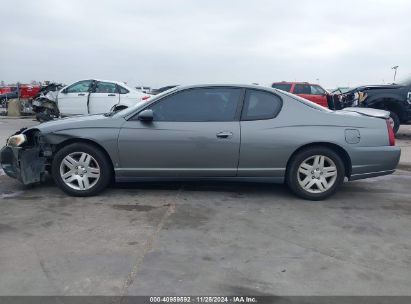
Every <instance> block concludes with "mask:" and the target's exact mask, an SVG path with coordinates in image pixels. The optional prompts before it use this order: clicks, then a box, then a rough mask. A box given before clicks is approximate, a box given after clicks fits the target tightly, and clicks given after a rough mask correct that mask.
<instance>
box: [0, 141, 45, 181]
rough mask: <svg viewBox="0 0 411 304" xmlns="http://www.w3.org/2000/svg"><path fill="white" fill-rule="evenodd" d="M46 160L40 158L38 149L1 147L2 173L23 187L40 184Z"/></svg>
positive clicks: (0, 161) (0, 162)
mask: <svg viewBox="0 0 411 304" xmlns="http://www.w3.org/2000/svg"><path fill="white" fill-rule="evenodd" d="M45 163H46V158H45V157H41V156H40V148H39V147H33V148H21V147H8V146H6V147H3V148H2V149H1V151H0V164H1V167H2V168H3V170H4V172H5V173H6V174H7V175H8V176H10V177H12V178H15V179H17V180H19V181H20V182H22V183H23V184H24V185H28V184H33V183H37V182H40V181H41V180H42V176H43V174H44V172H45Z"/></svg>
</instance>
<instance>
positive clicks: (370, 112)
mask: <svg viewBox="0 0 411 304" xmlns="http://www.w3.org/2000/svg"><path fill="white" fill-rule="evenodd" d="M337 112H339V113H342V114H344V112H346V113H347V112H348V113H358V114H361V115H364V116H368V117H376V118H382V119H389V118H390V112H388V111H384V110H378V109H373V108H359V107H349V108H344V109H342V110H338V111H337Z"/></svg>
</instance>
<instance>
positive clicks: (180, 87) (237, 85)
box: [176, 83, 276, 92]
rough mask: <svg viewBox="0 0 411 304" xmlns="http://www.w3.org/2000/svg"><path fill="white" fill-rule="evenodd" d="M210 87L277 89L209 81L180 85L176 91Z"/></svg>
mask: <svg viewBox="0 0 411 304" xmlns="http://www.w3.org/2000/svg"><path fill="white" fill-rule="evenodd" d="M207 87H208V88H209V87H231V88H244V89H257V90H265V91H271V92H272V91H275V90H276V89H274V88H270V87H266V86H259V85H253V84H232V83H231V84H230V83H226V84H222V83H208V84H194V85H184V86H178V87H177V89H176V91H179V90H186V89H194V88H207Z"/></svg>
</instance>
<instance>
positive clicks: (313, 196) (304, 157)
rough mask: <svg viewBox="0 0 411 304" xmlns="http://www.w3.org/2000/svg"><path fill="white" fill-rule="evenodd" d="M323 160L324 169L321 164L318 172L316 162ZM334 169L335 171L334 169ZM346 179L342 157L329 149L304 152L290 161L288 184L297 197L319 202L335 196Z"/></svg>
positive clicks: (308, 149)
mask: <svg viewBox="0 0 411 304" xmlns="http://www.w3.org/2000/svg"><path fill="white" fill-rule="evenodd" d="M317 157H318V158H317ZM321 158H322V159H323V162H324V166H323V169H321V164H318V170H316V169H317V165H316V163H315V161H316V160H318V161H320V160H321ZM317 163H318V162H317ZM310 164H311V165H312V167H313V168H311V167H310ZM333 167H334V168H335V170H334V169H332V168H333ZM327 168H328V169H327ZM333 173H335V174H333ZM332 174H333V175H332ZM326 175H328V176H326ZM344 177H345V166H344V163H343V161H342V159H341V157H340V156H339V155H338V154H337V153H335V152H334V151H333V150H331V149H329V148H327V147H322V146H318V147H311V148H307V149H305V150H302V151H300V152H298V153H297V154H296V155H294V156H293V157H292V158H291V159H290V162H289V165H288V168H287V173H286V183H287V185H288V187H289V188H290V190H291V191H292V192H293V193H294V194H296V195H297V196H299V197H301V198H304V199H307V200H312V201H318V200H323V199H325V198H327V197H329V196H331V195H332V194H334V193H335V191H337V189H338V187H339V186H340V185H341V184H342V183H343V182H344ZM304 184H305V187H304Z"/></svg>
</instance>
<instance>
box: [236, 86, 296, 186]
mask: <svg viewBox="0 0 411 304" xmlns="http://www.w3.org/2000/svg"><path fill="white" fill-rule="evenodd" d="M281 108H282V99H281V98H280V97H279V96H278V95H276V94H274V93H271V92H267V91H262V90H247V92H246V95H245V99H244V106H243V112H242V115H241V149H240V159H239V165H238V176H240V177H270V178H282V177H283V176H284V172H285V164H286V161H287V159H288V156H289V155H288V154H287V155H286V157H287V158H285V157H284V155H285V154H284V153H283V152H282V149H283V148H284V147H281V145H279V144H278V143H279V139H280V138H281V137H282V136H284V134H282V132H283V129H282V128H276V117H277V115H278V114H279V113H280V111H281Z"/></svg>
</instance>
